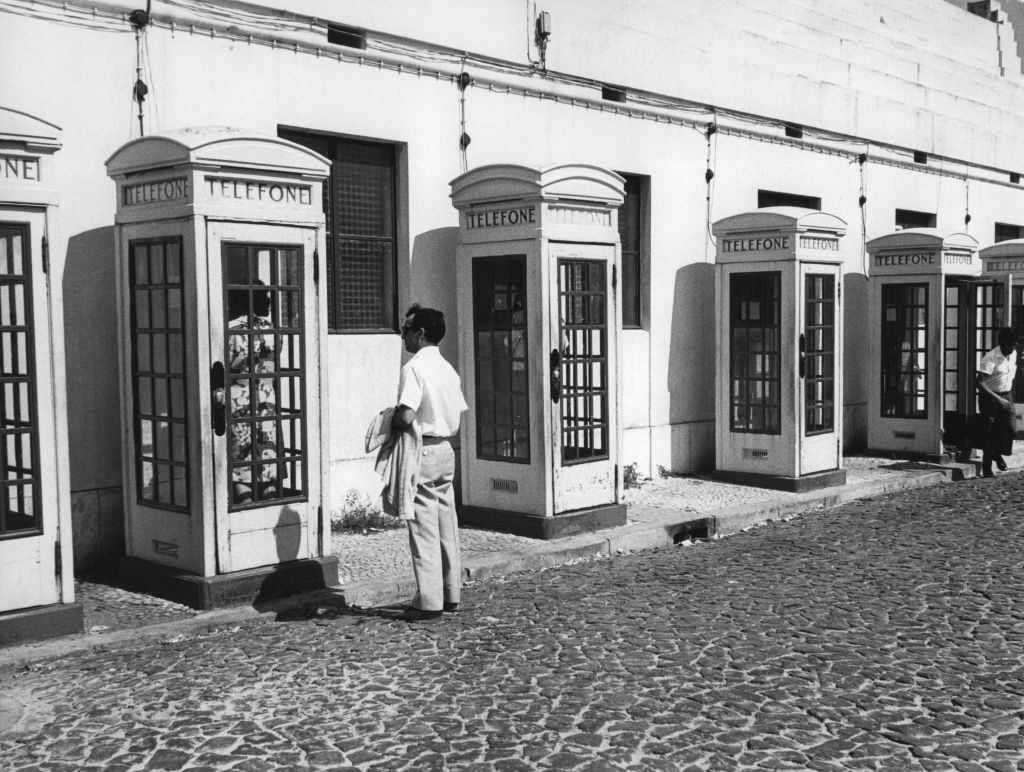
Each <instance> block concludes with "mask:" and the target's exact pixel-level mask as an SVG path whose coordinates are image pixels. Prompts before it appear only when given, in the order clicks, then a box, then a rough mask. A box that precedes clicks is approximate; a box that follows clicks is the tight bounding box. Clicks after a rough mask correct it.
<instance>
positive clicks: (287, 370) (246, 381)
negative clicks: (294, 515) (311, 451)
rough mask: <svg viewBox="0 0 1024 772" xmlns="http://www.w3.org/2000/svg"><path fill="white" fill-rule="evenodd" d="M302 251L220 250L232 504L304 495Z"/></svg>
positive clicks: (237, 506)
mask: <svg viewBox="0 0 1024 772" xmlns="http://www.w3.org/2000/svg"><path fill="white" fill-rule="evenodd" d="M302 267H303V254H302V248H301V247H298V246H287V247H279V246H263V245H242V244H230V245H225V247H224V363H225V371H226V376H227V384H226V386H227V388H226V389H225V398H226V410H225V414H226V423H227V435H228V475H229V479H230V486H231V487H230V490H229V499H228V501H229V508H230V509H233V510H237V509H247V508H250V507H254V506H261V505H262V506H266V505H267V504H268V503H279V502H285V501H304V500H305V498H306V491H307V487H306V467H307V459H306V443H305V436H306V435H305V417H306V416H305V396H304V395H305V385H304V383H305V378H306V371H305V354H304V350H305V346H304V337H305V336H304V332H303V291H302Z"/></svg>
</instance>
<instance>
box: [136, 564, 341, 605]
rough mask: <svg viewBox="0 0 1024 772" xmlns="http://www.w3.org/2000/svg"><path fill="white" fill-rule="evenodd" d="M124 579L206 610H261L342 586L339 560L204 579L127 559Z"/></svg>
mask: <svg viewBox="0 0 1024 772" xmlns="http://www.w3.org/2000/svg"><path fill="white" fill-rule="evenodd" d="M119 574H120V577H121V580H122V581H123V582H124V583H125V584H126V585H128V586H129V587H131V588H133V589H137V590H140V591H142V592H145V593H148V594H150V595H155V596H157V597H158V598H164V599H166V600H170V601H174V602H175V603H181V604H182V605H185V606H190V607H191V608H194V609H199V610H200V611H209V610H210V609H214V608H226V607H228V606H241V605H250V604H251V605H253V606H255V607H257V608H259V606H260V605H261V604H263V603H269V602H272V601H275V600H280V599H281V598H285V597H288V596H289V595H298V594H299V593H303V592H310V591H313V590H321V589H324V588H326V587H337V586H338V558H336V557H334V556H333V555H331V556H329V557H323V558H308V559H306V560H293V561H291V562H289V563H281V564H279V565H276V566H261V567H260V568H250V569H247V570H245V571H234V572H232V573H230V574H218V575H217V576H198V575H196V574H190V573H187V572H185V571H182V570H181V569H178V568H173V567H171V566H163V565H160V564H158V563H150V562H149V561H148V560H142V559H140V558H133V557H125V558H121V564H120V571H119Z"/></svg>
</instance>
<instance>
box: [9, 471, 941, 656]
mask: <svg viewBox="0 0 1024 772" xmlns="http://www.w3.org/2000/svg"><path fill="white" fill-rule="evenodd" d="M954 477H955V474H954V473H953V472H952V471H948V470H936V471H922V472H921V473H920V474H917V475H914V476H908V477H901V478H897V479H894V480H876V481H870V482H863V483H857V484H854V485H845V486H838V487H835V488H825V489H822V490H819V491H811V492H808V493H803V494H799V495H798V496H795V497H794V498H792V499H789V500H784V501H772V500H769V501H761V502H754V503H752V504H742V505H738V506H734V507H725V508H722V509H718V510H712V511H710V512H692V511H690V512H687V511H675V510H666V509H656V508H653V507H643V508H642V510H641V511H642V512H643V514H644V516H645V518H647V519H648V520H652V521H654V522H642V523H633V524H630V525H624V526H620V527H619V528H615V529H610V530H611V532H610V533H607V532H606V533H605V534H584V535H581V536H570V537H567V538H565V539H559V540H558V541H552V542H538V544H537V546H536V547H532V548H531V549H530V550H529V551H509V552H495V553H493V554H490V555H486V556H482V557H474V558H469V559H467V560H465V562H464V566H463V572H464V575H465V580H468V581H477V580H481V579H486V578H493V577H498V576H506V575H509V574H513V573H516V572H519V571H531V570H533V571H535V570H538V569H543V568H553V567H555V566H560V565H565V564H566V563H569V562H571V561H573V560H579V559H593V558H599V557H609V556H611V555H615V554H619V553H623V552H633V551H637V550H645V549H658V548H662V547H670V546H672V545H673V544H675V543H677V541H678V540H679V539H680V537H684V536H686V535H688V534H697V535H707V536H711V537H715V536H727V535H729V534H733V533H738V532H740V531H743V530H745V529H747V528H751V527H753V526H756V525H760V524H762V523H766V522H768V521H770V520H776V519H779V518H782V517H786V516H789V515H795V514H798V513H800V512H807V511H808V510H814V509H826V508H829V507H833V506H836V505H838V504H843V503H846V502H849V501H854V500H857V499H862V498H869V497H871V496H878V495H883V494H887V493H896V492H899V491H904V490H913V489H915V488H923V487H927V486H931V485H935V484H937V483H940V482H944V481H947V480H951V479H954ZM638 509H639V508H638ZM415 589H416V585H415V581H414V579H413V577H412V576H411V574H409V573H408V572H403V573H400V574H388V575H383V576H377V577H373V578H371V579H366V580H363V581H359V582H352V583H349V584H346V585H344V586H343V587H341V588H335V589H328V590H326V591H325V590H319V591H317V592H312V593H305V594H301V595H295V596H292V597H290V598H286V599H283V600H281V601H279V602H277V603H274V604H269V605H267V606H264V607H262V608H260V609H256V608H253V607H252V606H239V607H236V608H229V609H217V610H214V611H204V612H201V613H199V614H196V615H195V616H192V617H188V618H185V619H176V620H172V621H169V622H160V623H157V624H153V625H145V626H142V627H136V628H128V629H125V630H113V631H111V632H109V633H101V634H98V635H89V636H78V637H73V638H67V639H56V640H53V641H41V642H36V643H30V644H23V645H21V646H14V647H10V648H7V649H0V672H7V671H11V670H19V669H24V668H26V667H29V666H31V665H34V664H39V663H43V662H48V661H52V660H55V659H60V658H61V657H65V656H69V655H71V654H77V653H81V652H83V651H97V652H99V651H116V650H120V649H126V648H129V647H130V646H132V645H133V644H135V643H141V642H153V641H157V642H160V641H163V642H167V643H176V642H177V639H179V638H181V637H187V636H189V635H199V634H204V633H208V632H213V631H215V630H217V629H218V628H222V627H225V626H229V625H240V624H245V623H250V622H253V621H255V620H259V619H268V620H271V621H273V620H274V619H276V618H277V615H278V614H281V613H283V612H287V611H289V610H293V609H297V608H301V607H303V606H308V605H310V604H313V603H320V602H322V601H323V600H324V598H325V597H328V596H329V597H331V599H332V600H333V601H335V602H337V601H341V600H342V599H343V600H344V603H345V604H346V605H348V606H353V607H359V608H369V607H373V606H384V605H389V604H393V603H399V602H404V601H407V600H408V599H409V598H410V597H412V595H413V594H414V592H415Z"/></svg>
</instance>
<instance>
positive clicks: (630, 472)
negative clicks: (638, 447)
mask: <svg viewBox="0 0 1024 772" xmlns="http://www.w3.org/2000/svg"><path fill="white" fill-rule="evenodd" d="M642 484H643V478H641V477H640V471H639V470H638V469H637V465H636V463H632V464H626V465H625V466H624V467H622V487H623V488H639V487H640V486H641V485H642Z"/></svg>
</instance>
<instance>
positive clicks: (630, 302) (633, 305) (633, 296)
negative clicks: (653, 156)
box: [619, 172, 651, 327]
mask: <svg viewBox="0 0 1024 772" xmlns="http://www.w3.org/2000/svg"><path fill="white" fill-rule="evenodd" d="M619 173H620V174H622V172H619ZM622 177H624V178H625V180H626V197H625V200H624V201H623V202H622V206H621V207H620V208H619V241H620V243H621V244H622V326H623V327H640V326H641V317H640V314H641V301H640V297H641V291H642V283H643V272H644V270H645V265H647V264H648V251H647V239H646V237H645V235H646V233H647V232H648V229H647V217H648V214H647V213H648V211H649V209H648V206H649V197H650V189H651V178H650V177H646V176H640V175H636V174H622Z"/></svg>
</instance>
